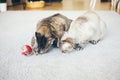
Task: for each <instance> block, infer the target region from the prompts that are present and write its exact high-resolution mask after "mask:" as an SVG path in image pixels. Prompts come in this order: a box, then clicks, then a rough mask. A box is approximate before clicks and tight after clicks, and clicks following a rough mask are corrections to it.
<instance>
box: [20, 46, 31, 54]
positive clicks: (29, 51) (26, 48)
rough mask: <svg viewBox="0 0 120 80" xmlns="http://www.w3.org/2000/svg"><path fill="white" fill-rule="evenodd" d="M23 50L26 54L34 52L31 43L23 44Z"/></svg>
mask: <svg viewBox="0 0 120 80" xmlns="http://www.w3.org/2000/svg"><path fill="white" fill-rule="evenodd" d="M22 50H23V51H22V54H23V55H25V56H27V55H30V54H31V53H32V48H31V46H29V45H25V46H23V48H22Z"/></svg>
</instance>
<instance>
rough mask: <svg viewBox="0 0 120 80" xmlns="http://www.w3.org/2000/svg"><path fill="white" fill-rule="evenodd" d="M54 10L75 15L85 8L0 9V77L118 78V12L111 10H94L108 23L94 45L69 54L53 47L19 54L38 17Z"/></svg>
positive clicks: (46, 79) (24, 79)
mask: <svg viewBox="0 0 120 80" xmlns="http://www.w3.org/2000/svg"><path fill="white" fill-rule="evenodd" d="M57 12H59V13H62V14H63V15H66V16H67V17H69V18H71V19H75V18H77V17H78V16H80V15H81V14H82V13H84V12H85V11H8V12H4V13H0V80H120V15H119V14H117V13H115V12H112V11H97V13H98V14H99V15H100V17H101V18H102V19H103V20H104V21H105V22H106V23H107V27H108V32H107V35H106V37H105V38H104V40H102V41H100V42H99V43H98V44H97V45H91V44H90V45H88V46H87V47H86V48H85V49H84V50H81V51H74V52H72V53H70V54H63V53H61V52H60V50H59V49H53V50H52V51H50V52H49V53H47V54H44V55H38V56H36V55H33V56H29V57H26V56H23V55H21V47H22V46H23V45H25V44H30V40H31V37H32V35H33V33H34V31H35V28H36V23H37V21H38V20H39V19H42V18H43V17H47V16H50V15H52V14H54V13H57Z"/></svg>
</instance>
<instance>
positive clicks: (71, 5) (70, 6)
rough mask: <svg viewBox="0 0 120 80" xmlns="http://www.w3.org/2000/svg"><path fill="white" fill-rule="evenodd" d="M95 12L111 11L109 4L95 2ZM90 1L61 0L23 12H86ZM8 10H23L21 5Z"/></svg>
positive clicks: (10, 7) (98, 0)
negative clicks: (60, 0)
mask: <svg viewBox="0 0 120 80" xmlns="http://www.w3.org/2000/svg"><path fill="white" fill-rule="evenodd" d="M96 4H97V5H95V10H111V4H110V2H101V1H100V0H97V1H96ZM89 6H90V0H63V1H62V2H51V3H46V5H45V7H44V8H36V9H30V8H26V9H25V10H88V9H90V7H89ZM8 10H24V9H23V5H22V4H20V5H16V6H9V7H8Z"/></svg>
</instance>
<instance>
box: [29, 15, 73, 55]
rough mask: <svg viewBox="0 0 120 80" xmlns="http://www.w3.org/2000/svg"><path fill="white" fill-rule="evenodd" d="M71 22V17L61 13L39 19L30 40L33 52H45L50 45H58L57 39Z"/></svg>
mask: <svg viewBox="0 0 120 80" xmlns="http://www.w3.org/2000/svg"><path fill="white" fill-rule="evenodd" d="M71 22H72V20H71V19H68V18H67V17H65V16H63V15H61V14H54V15H52V16H50V17H47V18H44V19H42V20H41V21H39V22H38V24H37V29H36V32H35V36H34V37H33V39H32V41H31V45H32V47H33V51H34V53H36V54H38V53H46V52H48V51H49V50H50V49H51V47H52V46H56V47H59V40H60V39H61V37H62V35H63V34H64V32H65V31H68V29H69V26H70V23H71ZM57 41H58V42H57Z"/></svg>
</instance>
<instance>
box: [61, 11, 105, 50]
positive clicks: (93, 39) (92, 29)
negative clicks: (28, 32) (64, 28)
mask: <svg viewBox="0 0 120 80" xmlns="http://www.w3.org/2000/svg"><path fill="white" fill-rule="evenodd" d="M105 33H106V24H105V23H104V22H103V21H102V20H101V19H100V17H99V16H98V15H97V14H96V13H95V12H93V11H88V12H86V13H85V14H83V15H82V16H80V17H78V18H77V19H76V20H74V21H73V22H72V23H71V25H70V29H69V30H68V32H66V33H65V34H64V35H63V37H62V39H61V40H62V42H61V43H62V44H61V50H62V52H67V51H68V52H69V51H72V50H73V49H74V48H75V49H77V48H84V46H85V45H86V44H87V43H89V42H90V43H92V44H96V43H97V42H98V41H99V40H101V39H102V38H103V37H104V35H105ZM68 38H71V39H73V40H72V41H73V42H72V44H71V42H68V40H66V39H68ZM63 42H64V43H63ZM65 43H69V44H65ZM70 44H71V46H72V45H73V44H74V46H72V49H71V50H69V48H68V47H70ZM67 45H68V46H67Z"/></svg>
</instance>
